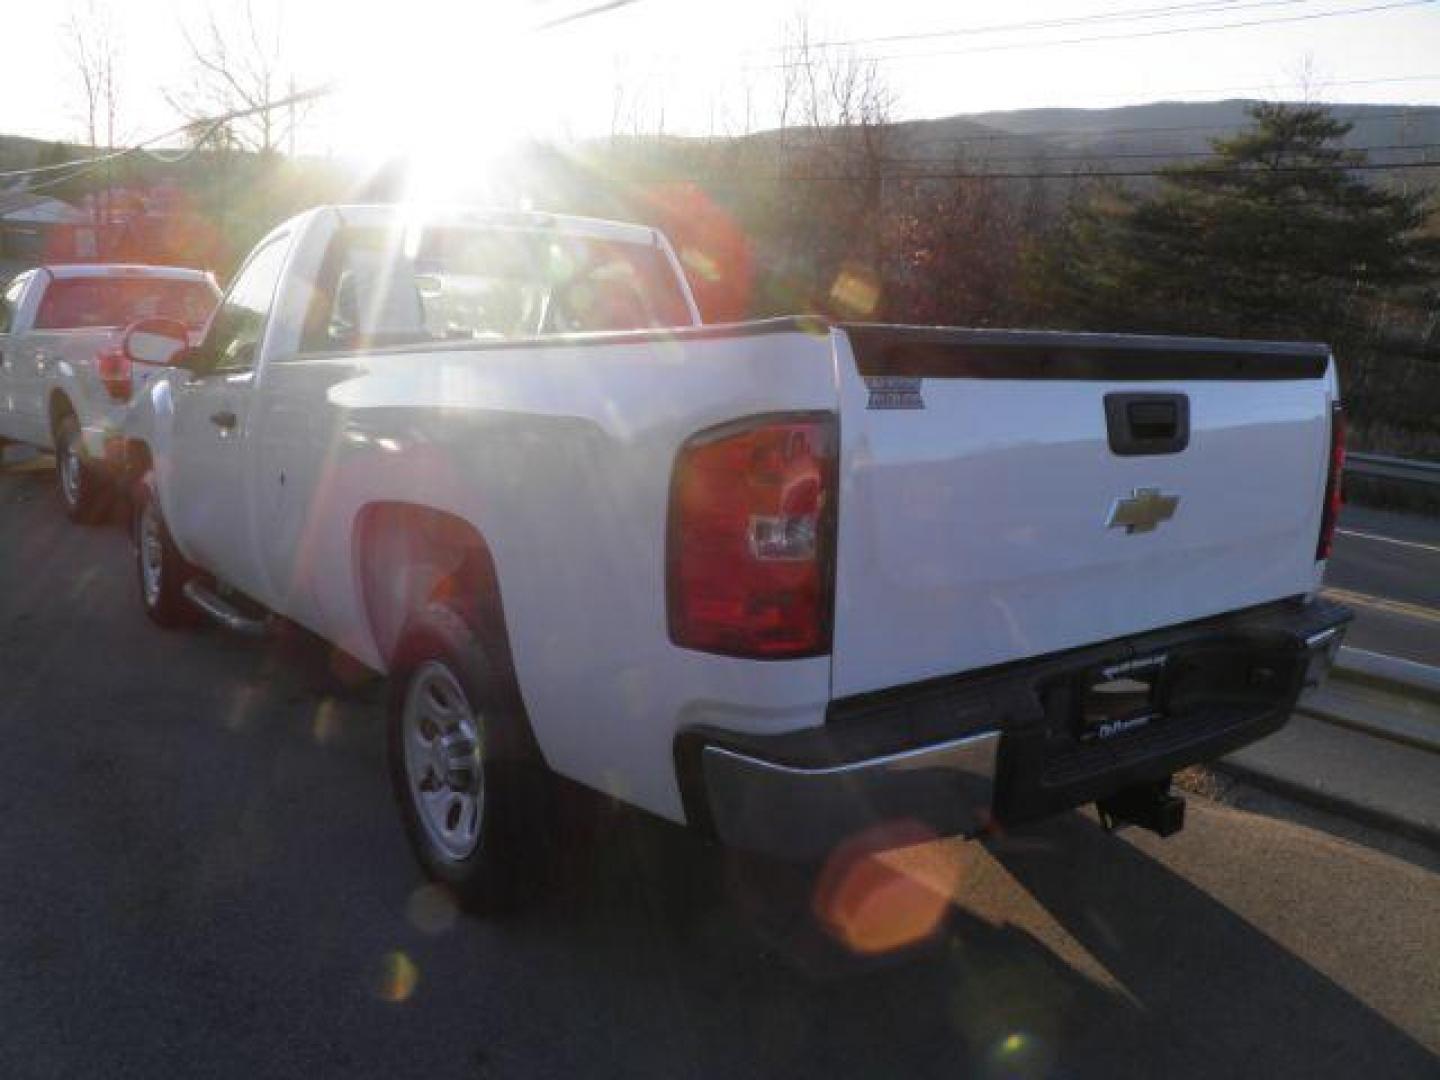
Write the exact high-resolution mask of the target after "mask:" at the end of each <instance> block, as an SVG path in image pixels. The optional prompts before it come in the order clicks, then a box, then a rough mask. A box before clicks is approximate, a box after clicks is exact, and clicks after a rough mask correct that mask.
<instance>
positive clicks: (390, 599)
mask: <svg viewBox="0 0 1440 1080" xmlns="http://www.w3.org/2000/svg"><path fill="white" fill-rule="evenodd" d="M352 535H353V542H354V552H353V557H354V564H353V565H354V567H355V583H356V588H357V590H358V592H359V598H360V604H359V605H358V607H359V609H360V610H361V611H363V612H364V614H365V619H366V622H367V624H368V630H369V633H370V635H371V638H372V640H373V641H374V643H375V649H376V652H377V654H378V655H379V656H380V657H381V659H382V660H383V662H384V664H385V667H386V668H387V670H388V669H389V668H390V667H392V666H393V665H394V663H395V661H396V659H397V657H398V656H399V654H400V652H401V650H403V648H404V643H405V634H406V628H407V626H408V625H409V624H410V623H411V622H412V620H415V619H416V618H417V617H418V616H419V615H420V614H421V612H423V611H424V610H425V608H426V607H427V606H429V605H432V604H442V605H444V606H445V607H447V608H449V609H450V610H452V611H453V612H455V614H456V615H458V616H459V617H460V618H461V619H462V620H463V621H464V622H465V623H466V625H467V626H468V627H469V628H470V629H471V631H472V632H473V633H474V635H475V637H476V638H477V639H478V640H479V641H480V642H481V645H482V647H483V648H484V649H485V652H486V660H487V661H488V662H489V665H490V668H491V670H492V671H494V672H495V677H496V681H497V683H498V684H499V685H498V687H497V693H498V695H499V697H500V698H501V700H500V701H498V702H495V703H493V705H494V707H496V708H499V709H500V710H501V711H502V713H503V714H504V715H505V717H506V718H507V720H509V721H510V722H508V723H506V724H505V728H506V729H507V738H506V743H505V745H504V747H503V749H502V753H506V754H507V755H513V756H517V757H532V758H533V759H534V760H542V761H543V754H542V753H541V752H540V749H539V745H538V743H537V742H536V740H535V737H534V734H533V732H532V730H531V727H530V721H529V717H528V715H527V713H526V709H525V704H524V699H523V697H522V695H521V693H520V686H519V681H518V679H517V677H516V674H515V665H514V661H513V658H512V655H511V651H510V638H509V633H508V631H507V629H506V622H505V609H504V603H503V601H502V599H501V594H500V580H499V576H498V574H497V572H496V569H495V560H494V557H493V555H492V554H491V550H490V545H489V544H488V543H487V542H486V540H485V537H484V536H483V535H482V533H481V532H480V530H479V529H477V528H476V527H475V526H474V525H472V524H470V523H469V522H467V521H465V520H464V519H462V518H460V517H457V516H456V515H454V514H451V513H447V512H445V511H442V510H436V509H433V508H430V507H426V506H420V505H418V504H414V503H405V502H375V503H370V504H368V505H366V506H364V507H362V508H361V509H360V511H359V512H358V513H357V514H356V516H355V524H354V530H353V534H352Z"/></svg>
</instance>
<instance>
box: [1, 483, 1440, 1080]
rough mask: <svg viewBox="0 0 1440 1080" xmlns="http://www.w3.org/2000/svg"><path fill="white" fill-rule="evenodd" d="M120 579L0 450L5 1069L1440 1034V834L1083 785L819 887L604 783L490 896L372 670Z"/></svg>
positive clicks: (1058, 1048) (103, 554)
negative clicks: (546, 886) (361, 681)
mask: <svg viewBox="0 0 1440 1080" xmlns="http://www.w3.org/2000/svg"><path fill="white" fill-rule="evenodd" d="M134 588H135V586H134V582H133V580H132V574H131V563H130V561H129V552H128V547H127V544H126V542H125V540H124V538H123V536H122V535H121V534H120V532H119V531H118V530H115V529H98V530H96V529H90V530H84V529H77V528H75V527H73V526H70V525H68V524H66V523H65V522H64V520H63V518H62V516H61V514H60V512H59V509H58V506H57V503H56V499H55V496H54V493H53V491H52V490H51V486H50V481H49V476H48V474H46V473H44V472H40V471H35V470H27V469H19V470H16V469H5V470H0V687H3V694H0V737H3V739H4V750H3V752H0V867H3V871H0V1076H5V1077H31V1076H41V1077H50V1076H64V1077H77V1076H103V1077H130V1076H134V1077H153V1076H170V1075H177V1076H196V1077H205V1076H243V1077H263V1076H329V1075H345V1076H367V1075H376V1076H378V1075H391V1076H424V1077H435V1078H441V1077H511V1076H526V1077H529V1076H573V1075H586V1076H590V1075H597V1076H626V1077H631V1076H665V1077H682V1076H696V1077H698V1076H723V1077H737V1076H752V1075H757V1076H763V1075H776V1076H785V1077H787V1078H788V1077H810V1076H816V1077H820V1076H824V1077H836V1076H897V1075H907V1076H945V1077H957V1076H1022V1077H1028V1076H1097V1077H1120V1076H1145V1077H1153V1076H1207V1077H1208V1076H1232V1075H1233V1076H1256V1077H1269V1076H1305V1077H1319V1076H1336V1077H1354V1076H1375V1077H1380V1076H1384V1077H1387V1078H1388V1077H1407V1076H1415V1077H1419V1076H1435V1075H1436V1074H1437V1071H1440V1056H1437V1055H1440V966H1437V964H1436V963H1435V958H1436V957H1437V956H1440V874H1437V873H1436V870H1437V867H1440V856H1436V858H1435V859H1428V858H1408V859H1402V858H1397V857H1395V856H1393V855H1391V854H1387V853H1386V852H1385V850H1383V849H1384V847H1385V845H1384V844H1383V843H1378V842H1375V843H1372V842H1370V841H1368V840H1366V838H1365V837H1364V836H1361V837H1360V840H1361V841H1362V842H1359V843H1355V842H1349V841H1345V840H1340V839H1337V838H1335V837H1333V836H1331V835H1327V834H1326V833H1324V832H1322V831H1317V830H1314V829H1311V828H1307V827H1304V826H1302V825H1298V824H1295V823H1292V822H1289V821H1285V820H1278V819H1276V818H1274V817H1270V816H1263V815H1256V814H1250V813H1244V812H1240V811H1237V810H1234V809H1230V808H1227V807H1224V806H1221V805H1218V804H1215V803H1209V802H1206V801H1204V800H1197V801H1194V802H1192V806H1191V811H1192V812H1191V822H1190V825H1189V826H1188V828H1187V829H1186V831H1185V832H1184V833H1182V834H1181V835H1180V836H1178V837H1176V838H1174V839H1172V840H1169V841H1159V840H1157V839H1155V838H1153V837H1150V836H1148V835H1144V834H1123V835H1121V836H1118V837H1115V836H1108V835H1106V834H1104V833H1102V832H1101V831H1100V830H1099V828H1098V827H1097V826H1096V824H1095V823H1094V821H1093V819H1091V818H1090V817H1088V816H1086V815H1082V814H1074V815H1069V816H1066V817H1063V818H1061V819H1058V820H1056V821H1054V822H1052V823H1049V824H1048V825H1046V826H1044V827H1039V828H1036V829H1033V830H1028V831H1025V832H1021V833H1016V834H1015V835H1012V836H1009V837H1005V838H1002V839H1000V840H997V841H995V842H993V843H990V844H988V845H986V846H981V845H976V844H969V845H965V844H956V843H951V844H934V845H929V846H926V847H922V848H916V849H911V850H909V851H906V852H904V853H901V854H899V855H894V856H887V858H886V859H885V860H884V861H883V862H882V863H870V864H866V865H865V866H863V867H862V868H861V870H862V871H863V872H859V873H857V874H856V875H854V876H852V877H851V878H850V879H849V882H848V884H845V883H842V885H841V886H840V887H836V885H835V882H834V881H829V882H827V883H825V884H824V888H821V889H819V890H818V891H817V890H814V889H813V888H812V885H811V883H810V882H808V881H805V880H799V879H795V878H792V877H784V876H779V875H776V874H774V873H772V872H763V871H762V869H761V868H758V867H756V866H754V865H753V864H750V863H746V862H744V861H740V860H736V859H733V858H730V857H724V856H721V855H719V854H717V853H716V852H714V851H711V850H709V849H707V848H705V847H702V846H700V845H698V844H696V843H694V842H692V841H691V840H690V838H689V837H687V836H685V835H684V834H682V833H680V832H679V831H678V830H674V829H671V828H668V827H665V826H662V825H660V824H658V823H655V822H652V821H650V820H649V819H647V818H645V817H644V816H643V815H639V814H635V813H624V812H610V811H607V812H605V813H603V814H601V813H600V810H601V809H602V808H600V807H598V806H597V807H596V808H595V809H596V813H597V815H598V817H599V821H598V823H597V824H596V825H595V827H594V828H593V830H592V835H591V836H590V837H589V838H588V840H587V841H586V842H584V843H577V844H574V845H572V850H571V854H570V858H569V864H568V865H567V866H566V867H565V869H564V872H563V873H561V874H560V875H559V876H558V877H557V878H556V880H555V883H554V885H553V888H552V894H551V895H550V897H549V898H548V899H546V900H545V901H544V902H543V903H541V904H539V905H538V906H537V907H536V908H534V909H533V910H532V911H530V912H529V913H528V914H526V915H525V916H523V917H521V918H517V919H515V920H512V921H508V922H503V923H487V922H482V921H479V920H476V919H473V918H471V917H468V916H463V915H457V914H456V913H455V912H454V911H453V909H452V908H450V907H449V905H448V904H447V903H446V902H445V901H444V898H443V897H441V896H438V895H437V894H435V893H434V892H432V891H431V890H429V889H427V888H426V887H425V886H424V885H423V883H422V881H421V879H420V878H419V876H418V875H417V873H416V871H415V869H414V867H413V866H412V864H411V861H410V858H409V855H408V852H407V851H406V849H405V846H404V843H403V840H402V837H401V833H400V829H399V826H398V824H397V822H396V818H395V815H394V813H393V811H392V807H391V803H390V796H389V792H388V788H387V786H386V782H385V778H384V774H383V769H382V760H381V739H380V721H379V714H378V710H377V707H376V705H375V703H374V700H373V692H371V691H370V690H368V689H366V688H362V689H361V690H359V691H356V692H351V693H349V694H345V695H338V696H337V695H336V694H334V693H333V688H332V687H330V686H328V685H327V683H326V680H325V679H324V677H323V668H324V666H325V665H324V656H323V654H322V653H320V652H318V651H317V650H315V649H314V648H313V647H310V646H307V645H305V644H304V643H296V642H293V641H291V642H288V643H286V642H281V643H275V642H270V643H251V642H246V641H241V640H238V639H235V638H232V637H227V636H225V635H223V634H221V633H220V632H218V631H213V630H203V629H202V630H199V631H195V632H190V633H183V634H167V633H164V632H162V631H160V630H158V629H156V628H154V627H152V626H150V625H149V624H148V623H147V622H146V621H145V619H144V618H143V617H142V615H141V614H140V610H139V607H138V601H137V599H136V597H135V595H134ZM812 897H813V898H815V899H814V901H813V902H811V900H812ZM817 908H818V909H824V910H826V911H829V912H830V913H831V914H832V915H833V916H834V918H835V921H837V922H838V923H839V924H841V925H843V926H846V927H847V928H848V933H849V937H850V940H851V942H852V944H854V945H856V946H861V945H867V943H868V944H874V945H878V944H880V943H883V941H885V940H886V939H887V938H904V937H907V936H912V935H919V936H920V937H921V938H922V939H923V944H921V945H920V946H917V947H916V948H915V949H914V950H912V951H910V952H908V953H905V954H902V955H901V956H900V957H898V958H896V957H893V956H891V957H882V958H879V959H874V958H864V957H861V956H858V955H856V954H854V953H853V952H847V950H846V949H844V948H842V947H841V946H840V945H838V944H835V943H834V942H833V941H831V940H830V939H825V938H823V937H822V936H821V935H819V934H818V932H817V931H816V930H815V928H814V923H815V915H814V911H815V910H816V909H817ZM937 917H938V918H942V919H943V921H942V922H940V923H939V924H938V925H937V926H935V929H934V930H933V931H932V932H931V933H930V934H929V935H928V936H926V935H925V933H924V931H925V930H926V928H927V927H930V926H931V925H932V924H933V923H934V920H935V919H936V918H937Z"/></svg>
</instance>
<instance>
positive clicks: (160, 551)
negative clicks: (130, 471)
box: [130, 473, 196, 629]
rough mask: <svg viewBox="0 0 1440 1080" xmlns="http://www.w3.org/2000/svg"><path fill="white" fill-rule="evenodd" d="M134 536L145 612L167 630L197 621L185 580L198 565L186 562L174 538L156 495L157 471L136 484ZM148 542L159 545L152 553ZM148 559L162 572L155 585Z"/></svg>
mask: <svg viewBox="0 0 1440 1080" xmlns="http://www.w3.org/2000/svg"><path fill="white" fill-rule="evenodd" d="M152 528H153V529H154V532H153V533H151V532H150V530H151V529H152ZM130 536H131V540H132V543H133V546H134V548H135V580H136V584H137V585H138V586H139V587H140V604H141V606H142V607H144V608H145V614H146V615H148V616H150V619H151V621H152V622H154V623H156V624H157V625H159V626H163V627H165V628H167V629H173V628H175V627H179V626H188V625H190V624H191V623H193V622H194V621H195V615H196V612H195V609H194V608H193V607H192V606H191V604H190V601H188V600H186V599H185V583H186V582H187V581H189V580H190V579H191V578H192V577H194V576H195V568H194V567H193V566H191V565H190V564H189V563H188V562H186V561H185V556H183V555H181V554H180V549H179V548H177V547H176V546H175V541H174V540H173V539H171V537H170V529H169V527H168V526H167V525H166V524H165V518H164V516H163V515H162V514H161V512H160V500H159V498H158V497H157V496H156V494H155V478H154V476H153V474H150V473H146V474H145V476H144V477H142V478H141V480H140V482H139V483H138V484H136V485H135V498H134V514H133V517H132V521H131V530H130ZM147 543H153V544H154V545H156V546H155V547H153V548H151V549H150V550H149V554H148V556H147V550H146V545H147ZM147 558H149V559H152V560H154V562H153V563H152V564H151V565H152V566H153V567H154V568H155V569H157V571H158V577H159V580H158V582H157V583H155V585H154V587H151V586H150V585H148V584H147V567H146V563H147Z"/></svg>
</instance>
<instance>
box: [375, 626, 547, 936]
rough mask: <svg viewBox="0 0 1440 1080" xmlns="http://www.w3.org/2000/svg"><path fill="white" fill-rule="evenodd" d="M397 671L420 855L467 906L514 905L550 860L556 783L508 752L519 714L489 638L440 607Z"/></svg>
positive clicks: (404, 787)
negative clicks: (505, 692) (492, 661)
mask: <svg viewBox="0 0 1440 1080" xmlns="http://www.w3.org/2000/svg"><path fill="white" fill-rule="evenodd" d="M390 678H391V692H390V708H389V718H388V721H389V722H388V729H389V730H388V736H389V738H388V743H389V747H388V748H389V755H388V757H389V767H390V778H391V782H392V784H393V786H394V789H395V798H396V801H397V802H398V803H399V807H400V815H401V818H402V819H403V821H404V823H405V832H406V835H407V837H408V839H409V841H410V846H411V848H412V850H413V851H414V853H415V856H416V858H417V859H418V860H419V862H420V865H421V866H422V867H423V868H424V870H425V872H426V874H428V875H429V876H430V877H431V878H433V879H434V880H436V881H438V882H440V883H442V884H444V885H447V886H449V887H450V888H451V889H453V890H454V892H455V893H456V894H457V896H458V897H459V899H461V900H462V901H463V902H464V903H465V904H466V906H468V907H471V908H474V909H478V910H481V911H488V912H495V911H500V910H505V909H508V908H510V907H513V906H514V905H515V904H516V903H517V901H519V900H521V899H523V898H524V897H525V896H526V895H527V894H528V892H529V891H530V890H531V888H532V887H533V886H534V885H535V884H536V883H537V882H538V881H539V879H540V872H541V871H542V868H543V867H544V865H545V858H546V856H545V852H546V849H547V843H546V841H547V839H548V829H547V827H546V821H547V820H548V819H547V815H546V814H545V807H546V805H547V803H548V800H547V799H546V792H547V788H548V785H547V784H546V777H545V776H544V774H543V767H542V766H540V765H538V764H537V763H534V762H531V761H526V760H523V759H521V758H519V757H517V756H515V755H513V754H509V753H505V752H504V748H505V746H506V741H505V740H506V731H505V729H506V726H507V725H508V724H511V723H512V722H513V720H512V718H511V717H508V716H506V715H505V713H504V710H503V709H501V708H500V707H499V703H500V701H501V700H502V699H501V695H500V694H499V693H498V692H497V690H498V687H497V683H496V680H495V678H494V675H493V673H492V671H491V668H490V665H489V664H488V662H487V660H486V657H485V651H484V648H483V646H482V644H481V643H480V641H479V639H478V638H476V636H475V635H474V633H473V632H472V631H471V630H470V628H469V627H468V626H467V625H466V624H465V622H464V620H462V619H461V618H460V617H459V616H458V615H456V614H455V613H454V612H452V611H450V610H449V609H447V608H445V607H443V606H439V605H431V606H430V607H428V608H426V609H425V610H424V611H423V612H422V613H420V614H419V615H418V616H417V617H416V618H415V619H414V620H413V621H412V622H411V624H410V625H409V626H408V627H407V628H406V630H405V632H404V634H403V635H402V637H401V642H400V647H399V653H398V657H397V662H396V664H395V665H394V668H393V669H392V671H391V675H390Z"/></svg>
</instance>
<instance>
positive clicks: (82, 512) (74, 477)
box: [55, 414, 110, 525]
mask: <svg viewBox="0 0 1440 1080" xmlns="http://www.w3.org/2000/svg"><path fill="white" fill-rule="evenodd" d="M55 478H56V480H57V481H58V483H59V487H60V499H61V501H62V502H63V503H64V504H65V513H66V515H68V516H69V518H70V520H71V521H74V522H77V523H78V524H81V525H93V524H95V523H96V522H98V521H100V520H101V519H102V518H103V517H104V516H105V512H106V510H107V509H108V508H109V506H110V488H109V485H108V484H107V483H106V482H105V477H104V476H102V475H101V474H100V472H99V470H97V469H96V468H95V466H94V465H92V464H90V462H89V461H88V460H86V457H85V446H84V443H83V442H82V440H81V438H80V422H79V421H78V420H76V419H75V416H74V414H71V415H69V416H64V417H62V418H61V420H60V423H59V424H57V425H56V426H55Z"/></svg>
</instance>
